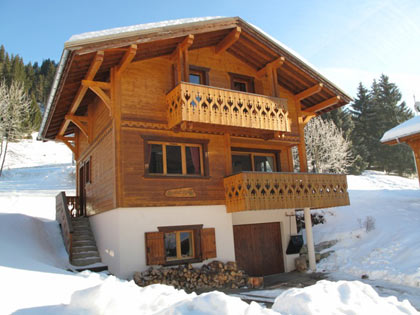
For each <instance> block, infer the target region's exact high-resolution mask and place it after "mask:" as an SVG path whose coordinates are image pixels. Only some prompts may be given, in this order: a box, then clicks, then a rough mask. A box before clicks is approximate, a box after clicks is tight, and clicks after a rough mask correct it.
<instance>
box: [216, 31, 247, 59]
mask: <svg viewBox="0 0 420 315" xmlns="http://www.w3.org/2000/svg"><path fill="white" fill-rule="evenodd" d="M241 31H242V30H241V28H240V27H235V28H234V29H233V30H232V31H231V32H230V33H229V34H228V35H227V36H226V37H225V38H223V39H222V40H221V41H220V42H219V43H218V44H217V45H216V47H215V53H216V55H219V54H221V53H222V52H224V51H226V50H227V49H228V48H229V47H230V46H232V45H233V44H234V43H235V42H236V41H237V40H238V39H239V36H241Z"/></svg>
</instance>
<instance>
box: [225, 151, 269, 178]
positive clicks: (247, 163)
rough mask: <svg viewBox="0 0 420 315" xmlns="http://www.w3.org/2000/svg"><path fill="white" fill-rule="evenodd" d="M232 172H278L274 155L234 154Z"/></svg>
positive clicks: (255, 153)
mask: <svg viewBox="0 0 420 315" xmlns="http://www.w3.org/2000/svg"><path fill="white" fill-rule="evenodd" d="M232 171H233V173H240V172H277V165H276V155H275V154H274V153H259V152H258V153H257V152H232Z"/></svg>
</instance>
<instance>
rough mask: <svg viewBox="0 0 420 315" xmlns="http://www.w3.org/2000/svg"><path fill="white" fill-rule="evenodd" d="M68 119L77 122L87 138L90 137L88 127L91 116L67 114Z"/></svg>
mask: <svg viewBox="0 0 420 315" xmlns="http://www.w3.org/2000/svg"><path fill="white" fill-rule="evenodd" d="M65 119H66V121H69V122H70V121H71V122H72V123H73V124H75V125H76V126H77V127H78V128H79V129H80V131H81V132H83V134H84V135H85V136H86V138H88V141H89V140H90V139H89V130H88V127H87V124H88V121H89V118H88V117H86V116H75V115H66V116H65Z"/></svg>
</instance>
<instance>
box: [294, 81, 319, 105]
mask: <svg viewBox="0 0 420 315" xmlns="http://www.w3.org/2000/svg"><path fill="white" fill-rule="evenodd" d="M323 86H324V84H322V83H319V84H316V85H314V86H312V87H310V88H309V89H306V90H305V91H302V92H300V93H298V94H296V95H295V97H296V99H297V100H299V101H301V100H303V99H305V98H308V97H309V96H312V95H314V94H316V93H319V92H321V90H322V88H323Z"/></svg>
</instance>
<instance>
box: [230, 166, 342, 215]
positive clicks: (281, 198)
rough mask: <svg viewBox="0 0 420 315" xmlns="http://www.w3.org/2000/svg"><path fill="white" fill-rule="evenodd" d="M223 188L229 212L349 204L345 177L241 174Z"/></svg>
mask: <svg viewBox="0 0 420 315" xmlns="http://www.w3.org/2000/svg"><path fill="white" fill-rule="evenodd" d="M224 186H225V195H226V208H227V212H237V211H247V210H265V209H293V208H312V209H317V208H328V207H338V206H346V205H349V204H350V201H349V195H348V193H347V178H346V175H336V174H308V173H261V172H242V173H239V174H236V175H232V176H229V177H226V178H225V179H224Z"/></svg>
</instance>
